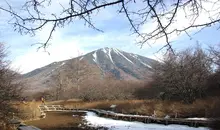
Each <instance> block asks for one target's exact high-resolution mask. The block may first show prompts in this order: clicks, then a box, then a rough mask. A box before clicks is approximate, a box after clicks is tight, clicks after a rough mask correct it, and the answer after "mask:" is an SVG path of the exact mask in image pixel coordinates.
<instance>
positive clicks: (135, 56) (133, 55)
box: [131, 54, 152, 69]
mask: <svg viewBox="0 0 220 130" xmlns="http://www.w3.org/2000/svg"><path fill="white" fill-rule="evenodd" d="M131 56H132V57H133V58H135V59H137V60H138V61H140V62H141V64H143V65H145V66H147V67H148V68H151V69H152V67H151V66H150V65H148V64H146V63H144V62H143V61H142V60H141V59H139V58H138V56H137V55H135V54H131Z"/></svg>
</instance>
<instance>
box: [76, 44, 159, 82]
mask: <svg viewBox="0 0 220 130" xmlns="http://www.w3.org/2000/svg"><path fill="white" fill-rule="evenodd" d="M79 58H80V60H86V61H88V62H89V63H90V64H94V65H96V66H98V67H99V68H100V70H101V71H102V74H103V75H104V74H105V73H106V72H108V73H111V74H113V75H114V76H115V77H116V78H117V79H125V80H126V79H139V80H141V79H146V78H149V76H150V75H151V74H152V65H153V64H154V63H155V62H156V61H155V60H152V59H149V58H146V57H143V56H140V55H136V54H133V53H127V52H124V51H121V50H119V49H115V48H108V47H106V48H102V49H99V50H96V51H93V52H91V53H88V54H86V55H84V56H81V57H79Z"/></svg>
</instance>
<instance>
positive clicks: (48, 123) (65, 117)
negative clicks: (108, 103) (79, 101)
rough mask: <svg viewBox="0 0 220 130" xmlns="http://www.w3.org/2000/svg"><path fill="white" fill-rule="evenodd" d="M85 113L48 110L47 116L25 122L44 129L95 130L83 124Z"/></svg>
mask: <svg viewBox="0 0 220 130" xmlns="http://www.w3.org/2000/svg"><path fill="white" fill-rule="evenodd" d="M73 115H74V116H73ZM84 115H85V113H82V112H81V113H79V112H77V113H74V112H47V115H46V118H44V119H41V120H36V121H29V122H25V123H26V124H27V125H33V126H36V127H38V128H40V129H42V130H85V129H86V130H94V128H86V126H83V122H84V121H83V117H82V116H84Z"/></svg>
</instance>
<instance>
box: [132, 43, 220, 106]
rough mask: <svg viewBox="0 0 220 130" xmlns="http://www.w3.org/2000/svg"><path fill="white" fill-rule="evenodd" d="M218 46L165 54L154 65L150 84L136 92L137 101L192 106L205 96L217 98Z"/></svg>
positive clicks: (218, 84)
mask: <svg viewBox="0 0 220 130" xmlns="http://www.w3.org/2000/svg"><path fill="white" fill-rule="evenodd" d="M219 56H220V50H219V46H217V47H215V49H214V48H212V47H210V48H209V49H206V50H204V49H202V48H201V47H200V46H197V47H195V48H193V49H186V50H183V51H180V52H176V53H173V52H167V54H166V55H164V57H163V61H162V62H161V63H158V64H157V65H155V66H154V75H153V79H154V80H153V81H152V82H151V83H150V84H148V85H147V87H144V88H142V89H140V90H138V91H137V92H136V94H137V96H138V97H139V98H160V99H163V100H178V101H183V102H184V103H192V102H193V101H195V100H196V99H201V98H205V97H207V96H220V95H219V92H220V82H219V79H220V77H219V76H220V66H219V58H220V57H219Z"/></svg>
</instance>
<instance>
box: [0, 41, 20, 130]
mask: <svg viewBox="0 0 220 130" xmlns="http://www.w3.org/2000/svg"><path fill="white" fill-rule="evenodd" d="M6 56H7V55H6V49H5V47H4V44H2V43H0V129H1V123H2V122H3V121H7V119H9V117H11V116H10V115H12V112H15V111H16V110H15V109H14V108H13V107H12V101H16V100H18V99H20V94H21V90H22V87H21V84H20V83H17V82H15V81H14V80H15V77H16V73H15V72H13V71H11V70H10V69H9V62H8V61H7V60H5V58H6Z"/></svg>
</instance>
